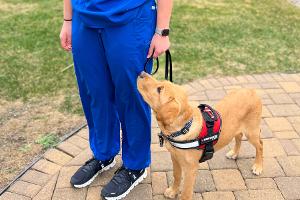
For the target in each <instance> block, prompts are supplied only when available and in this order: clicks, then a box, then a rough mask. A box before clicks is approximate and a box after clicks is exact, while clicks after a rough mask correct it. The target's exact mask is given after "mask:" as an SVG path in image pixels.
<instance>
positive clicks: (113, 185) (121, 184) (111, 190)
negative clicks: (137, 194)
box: [101, 166, 145, 197]
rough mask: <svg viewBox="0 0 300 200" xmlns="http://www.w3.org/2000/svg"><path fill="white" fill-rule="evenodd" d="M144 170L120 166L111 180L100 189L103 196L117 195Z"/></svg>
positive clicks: (123, 191) (128, 186)
mask: <svg viewBox="0 0 300 200" xmlns="http://www.w3.org/2000/svg"><path fill="white" fill-rule="evenodd" d="M144 172H145V169H142V170H129V169H126V168H125V167H124V166H122V167H120V168H119V169H118V170H117V171H116V172H115V175H114V177H113V178H112V179H111V181H110V182H109V183H108V184H107V185H106V186H104V188H103V189H102V191H101V195H102V196H103V197H117V196H120V195H122V194H123V193H125V192H126V191H127V190H128V189H129V188H130V187H131V186H132V184H133V183H134V182H135V181H136V180H138V179H139V178H140V177H141V176H142V175H143V174H144Z"/></svg>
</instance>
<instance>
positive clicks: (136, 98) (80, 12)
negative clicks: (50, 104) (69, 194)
mask: <svg viewBox="0 0 300 200" xmlns="http://www.w3.org/2000/svg"><path fill="white" fill-rule="evenodd" d="M171 12H172V0H158V1H157V3H156V2H155V0H88V1H87V0H64V23H63V26H62V29H61V34H60V39H61V46H62V48H63V49H65V50H67V51H72V53H73V60H74V66H75V67H74V68H75V74H76V79H77V83H78V89H79V94H80V99H81V102H82V107H83V110H84V113H85V117H86V120H87V124H88V129H89V142H90V148H91V150H92V152H93V155H94V156H93V158H92V159H90V160H88V161H87V162H86V163H85V164H84V165H83V166H82V167H80V168H79V169H78V170H77V172H76V173H75V174H74V175H73V176H72V177H71V180H70V182H71V184H72V185H73V186H74V187H76V188H83V187H86V186H88V185H89V184H91V183H92V181H93V180H94V179H95V177H96V176H97V175H98V174H100V173H101V172H103V171H106V170H108V169H110V168H111V167H113V166H114V165H115V156H116V155H117V154H118V153H119V151H120V146H121V145H120V129H121V130H122V139H121V141H122V160H123V164H122V166H121V167H120V168H119V169H118V170H117V171H116V173H115V175H114V176H113V177H112V179H111V181H110V182H109V183H108V184H107V185H106V186H104V187H103V189H102V191H101V196H102V197H103V198H104V199H110V200H114V199H121V198H123V197H125V196H126V195H127V194H128V193H129V192H130V191H131V190H132V189H133V188H134V187H135V186H136V185H137V184H138V183H140V182H141V181H142V180H143V179H144V178H145V177H146V176H147V171H146V170H145V169H146V168H147V167H148V166H149V165H150V162H151V157H150V156H151V153H150V144H151V113H150V112H151V111H150V108H149V106H148V105H147V104H146V103H145V102H144V100H143V99H142V97H141V95H140V94H139V92H138V90H137V86H136V79H137V77H138V75H139V74H140V73H141V72H142V71H143V66H144V63H145V62H146V59H147V57H148V58H149V57H151V56H152V55H153V57H154V58H156V57H158V56H159V55H160V54H162V53H163V52H164V51H166V50H167V49H168V48H169V46H170V42H169V37H168V33H169V22H170V17H171ZM151 68H152V62H150V63H149V65H148V66H147V70H149V71H151Z"/></svg>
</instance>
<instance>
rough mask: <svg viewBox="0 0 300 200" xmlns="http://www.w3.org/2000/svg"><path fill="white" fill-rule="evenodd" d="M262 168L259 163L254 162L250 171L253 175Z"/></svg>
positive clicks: (258, 172) (258, 173) (260, 171)
mask: <svg viewBox="0 0 300 200" xmlns="http://www.w3.org/2000/svg"><path fill="white" fill-rule="evenodd" d="M262 170H263V168H262V166H261V165H257V164H254V165H253V166H252V173H253V174H255V175H257V176H258V175H260V174H261V173H262Z"/></svg>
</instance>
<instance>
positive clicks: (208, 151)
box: [159, 104, 222, 163]
mask: <svg viewBox="0 0 300 200" xmlns="http://www.w3.org/2000/svg"><path fill="white" fill-rule="evenodd" d="M198 108H199V110H200V112H201V114H202V117H203V124H202V129H201V131H200V133H199V136H198V138H196V139H194V140H185V141H176V140H174V138H176V137H178V136H180V135H184V134H186V133H188V132H189V129H190V128H191V126H192V123H193V119H191V120H189V121H188V122H187V123H186V124H185V126H184V127H183V128H182V129H181V130H180V131H176V132H174V133H172V134H171V135H168V136H167V135H165V134H163V132H160V134H159V143H160V146H163V143H164V140H167V141H169V143H170V144H171V145H172V146H173V147H176V148H179V149H198V150H200V149H202V150H203V154H202V157H201V158H200V160H199V162H200V163H201V162H204V161H206V160H209V159H211V158H212V157H213V154H214V147H213V146H214V145H215V144H216V143H217V142H218V139H219V136H220V133H221V127H222V119H221V116H220V114H219V113H218V112H217V111H216V110H214V109H213V108H212V107H210V106H209V105H206V104H200V105H199V106H198Z"/></svg>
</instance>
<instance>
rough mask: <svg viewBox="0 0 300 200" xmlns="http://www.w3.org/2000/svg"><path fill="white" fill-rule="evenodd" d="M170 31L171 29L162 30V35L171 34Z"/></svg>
mask: <svg viewBox="0 0 300 200" xmlns="http://www.w3.org/2000/svg"><path fill="white" fill-rule="evenodd" d="M169 32H170V30H169V29H164V30H162V32H161V35H162V36H168V35H169Z"/></svg>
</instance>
